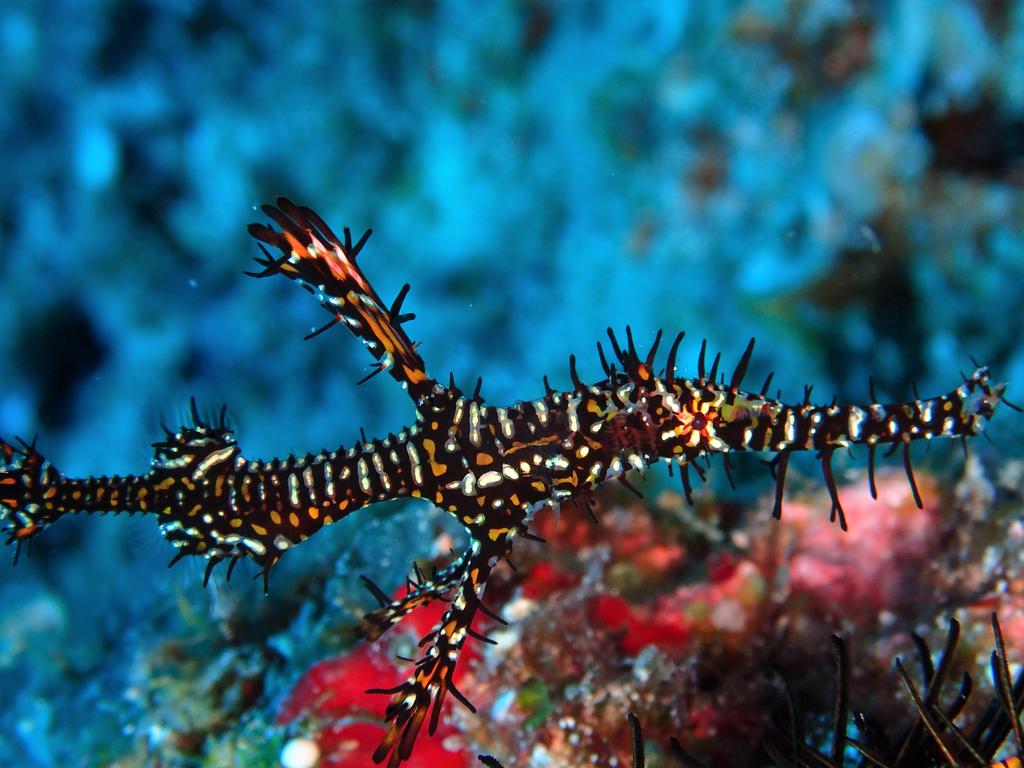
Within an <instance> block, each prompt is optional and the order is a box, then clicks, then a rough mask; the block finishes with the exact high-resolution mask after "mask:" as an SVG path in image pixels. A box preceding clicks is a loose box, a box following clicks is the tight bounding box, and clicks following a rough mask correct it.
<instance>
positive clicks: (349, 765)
mask: <svg viewBox="0 0 1024 768" xmlns="http://www.w3.org/2000/svg"><path fill="white" fill-rule="evenodd" d="M446 607H447V605H446V604H445V603H443V602H441V601H435V602H434V603H432V604H431V605H429V606H425V607H423V608H420V609H418V610H417V611H415V612H414V613H413V614H412V616H410V617H409V619H408V620H407V622H406V624H405V625H403V626H402V627H401V629H397V628H396V629H394V630H392V632H396V631H398V632H405V633H408V631H409V630H412V631H413V632H414V633H416V634H417V636H418V635H419V634H421V633H425V632H427V631H428V630H429V629H430V627H431V626H433V625H434V624H435V623H436V622H437V621H439V620H440V618H441V615H442V614H443V613H444V609H445V608H446ZM389 637H390V634H389V635H385V636H384V640H382V641H378V642H375V643H364V644H362V645H360V646H358V647H357V648H355V649H353V650H352V651H350V652H349V653H347V654H345V655H344V656H338V657H336V658H332V659H325V660H323V661H321V662H318V663H317V664H314V665H313V666H312V667H310V668H309V669H308V670H307V671H306V673H305V674H304V675H303V676H302V678H301V679H300V680H299V681H298V683H296V684H295V687H293V688H292V690H291V692H290V693H289V695H288V697H287V699H286V700H285V703H284V705H283V706H282V707H281V711H280V714H279V715H278V718H277V719H278V722H279V723H290V722H293V721H295V720H296V719H299V718H300V717H301V718H303V719H304V720H305V721H306V722H307V723H309V724H310V725H311V726H312V727H316V724H320V726H321V730H319V732H318V733H316V734H315V735H314V736H313V738H315V739H316V742H317V744H318V745H319V747H320V752H321V754H322V755H323V756H324V757H323V758H322V760H321V762H320V763H318V766H319V768H356V767H357V766H358V767H359V768H363V766H367V765H371V764H372V755H373V751H374V749H376V747H377V744H378V743H380V740H381V738H383V736H384V732H385V726H384V709H385V707H386V706H387V702H388V699H387V697H385V696H374V695H370V694H367V693H366V689H367V688H374V687H378V686H380V685H381V681H382V680H383V681H386V680H388V679H390V678H397V677H400V676H401V675H402V674H403V672H402V667H401V666H399V665H398V664H396V663H395V661H396V660H395V659H394V658H393V654H392V653H391V650H390V645H389V643H388V639H389ZM474 655H475V654H474V653H473V649H472V648H467V649H466V651H465V652H464V653H463V655H462V663H461V664H460V665H459V667H458V669H457V671H456V674H455V680H456V682H458V681H459V680H460V679H461V678H462V674H463V672H464V671H465V668H466V665H467V664H468V663H469V662H470V661H471V660H472V658H473V657H474ZM444 706H445V712H446V713H447V712H449V711H450V708H451V706H452V700H450V699H449V700H448V701H446V702H445V705H444ZM324 724H326V725H324ZM473 759H474V757H473V754H472V753H471V752H470V751H469V750H468V749H467V747H466V744H465V742H464V740H463V739H462V737H461V735H460V734H459V732H458V731H456V729H455V728H454V727H453V726H452V725H451V724H450V722H449V721H448V719H447V718H442V720H441V724H440V725H439V726H438V729H437V733H436V734H435V736H434V737H433V738H429V737H424V738H421V739H420V741H419V743H418V744H417V747H416V751H415V752H414V753H413V755H412V756H411V757H410V758H409V760H408V761H406V763H405V764H404V765H406V766H408V768H468V767H469V766H470V765H472V764H473V762H472V761H473Z"/></svg>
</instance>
